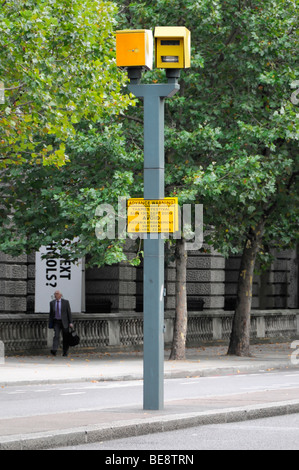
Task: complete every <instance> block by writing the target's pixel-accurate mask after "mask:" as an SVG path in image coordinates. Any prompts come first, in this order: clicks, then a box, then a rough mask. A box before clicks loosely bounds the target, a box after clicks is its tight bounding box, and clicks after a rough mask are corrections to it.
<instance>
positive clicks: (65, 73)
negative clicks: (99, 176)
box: [0, 0, 129, 168]
mask: <svg viewBox="0 0 299 470" xmlns="http://www.w3.org/2000/svg"><path fill="white" fill-rule="evenodd" d="M115 12H116V7H115V5H114V4H113V3H111V2H108V1H102V0H83V1H81V0H80V1H79V0H62V1H58V0H51V1H50V0H47V1H43V0H26V1H23V0H22V1H20V0H6V1H4V2H2V5H1V11H0V81H2V82H4V84H5V104H4V105H0V154H1V156H0V168H5V167H7V166H9V165H12V164H14V165H18V164H23V163H25V162H28V161H29V162H35V163H37V164H39V162H41V163H42V164H43V165H50V164H55V165H57V166H60V165H63V164H64V162H65V161H66V160H67V159H68V156H67V154H66V152H65V142H66V140H68V141H70V140H72V139H73V138H74V136H75V134H76V127H77V123H79V122H80V121H82V120H88V122H90V123H93V122H96V121H97V120H99V119H100V118H101V117H103V116H107V115H111V116H116V115H118V114H119V112H121V110H123V109H125V108H126V107H127V105H128V103H129V99H128V96H127V95H125V94H123V93H122V88H123V85H124V75H123V74H121V73H120V72H119V70H118V69H117V67H116V64H115V57H114V38H113V34H112V33H113V28H114V25H115V23H114V15H115Z"/></svg>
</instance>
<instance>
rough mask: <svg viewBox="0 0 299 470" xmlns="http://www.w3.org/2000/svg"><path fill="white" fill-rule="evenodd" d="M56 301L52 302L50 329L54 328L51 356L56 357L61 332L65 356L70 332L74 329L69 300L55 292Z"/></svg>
mask: <svg viewBox="0 0 299 470" xmlns="http://www.w3.org/2000/svg"><path fill="white" fill-rule="evenodd" d="M54 296H55V300H52V301H51V302H50V315H49V328H54V338H53V348H52V349H51V354H53V356H56V353H57V349H58V346H59V337H60V332H61V331H62V349H63V356H67V354H68V349H69V345H68V332H69V328H73V324H72V312H71V307H70V303H69V301H68V300H65V299H62V293H61V292H60V291H59V290H57V291H55V292H54Z"/></svg>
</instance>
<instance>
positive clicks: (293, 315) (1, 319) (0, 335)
mask: <svg viewBox="0 0 299 470" xmlns="http://www.w3.org/2000/svg"><path fill="white" fill-rule="evenodd" d="M233 315H234V314H233V312H227V311H223V310H209V311H206V312H205V311H203V312H190V313H189V314H188V329H187V346H189V347H196V346H197V345H201V344H204V343H207V342H208V343H211V342H216V341H219V340H221V341H228V339H229V336H230V332H231V328H232V320H233ZM164 323H165V344H166V345H170V344H171V341H172V336H173V324H174V316H173V315H171V314H169V313H167V312H166V313H165V322H164ZM74 325H75V328H76V331H77V332H78V334H79V336H80V339H81V341H80V345H79V346H77V348H79V347H80V348H95V349H98V350H102V351H108V350H126V349H127V350H130V349H131V350H132V349H136V348H139V349H140V348H141V347H142V342H143V316H142V313H136V312H131V313H125V314H113V313H110V314H83V313H82V314H75V315H74ZM51 331H52V330H49V329H48V315H33V314H31V315H25V314H11V315H5V314H3V315H0V341H3V343H4V346H5V354H7V353H8V354H13V353H18V352H21V351H22V352H27V353H34V352H40V351H43V350H44V351H46V350H49V348H50V346H51ZM297 336H299V310H296V309H293V310H263V311H261V310H255V311H253V313H252V315H251V337H252V339H259V338H282V339H286V340H288V339H289V338H296V337H297Z"/></svg>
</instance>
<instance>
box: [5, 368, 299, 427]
mask: <svg viewBox="0 0 299 470" xmlns="http://www.w3.org/2000/svg"><path fill="white" fill-rule="evenodd" d="M298 387H299V372H298V371H286V370H284V371H275V372H263V373H255V374H239V375H227V376H216V377H199V378H189V379H186V378H180V379H169V380H165V402H167V403H168V404H171V401H172V400H173V401H175V400H177V399H190V398H198V397H213V396H215V397H219V396H221V395H230V396H233V394H239V393H247V394H250V393H252V392H256V391H267V390H280V391H281V392H282V393H283V394H284V395H285V398H284V399H285V400H288V399H289V398H288V391H291V389H295V388H298ZM142 394H143V382H142V381H141V380H136V381H128V382H122V381H121V382H83V383H74V384H55V385H51V384H48V385H46V384H45V385H25V386H8V387H1V388H0V418H13V417H24V416H33V415H42V414H57V413H65V412H67V411H86V410H101V409H108V408H116V407H118V406H119V407H123V406H128V407H131V408H132V406H134V407H137V408H138V407H139V408H142V401H143V398H142Z"/></svg>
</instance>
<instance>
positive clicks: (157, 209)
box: [127, 197, 179, 233]
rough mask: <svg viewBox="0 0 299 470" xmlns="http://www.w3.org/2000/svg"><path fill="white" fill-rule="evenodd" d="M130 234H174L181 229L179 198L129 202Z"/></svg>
mask: <svg viewBox="0 0 299 470" xmlns="http://www.w3.org/2000/svg"><path fill="white" fill-rule="evenodd" d="M127 210H128V232H129V233H174V232H177V231H178V229H179V215H178V198H177V197H166V198H164V199H143V198H133V199H128V201H127Z"/></svg>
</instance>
